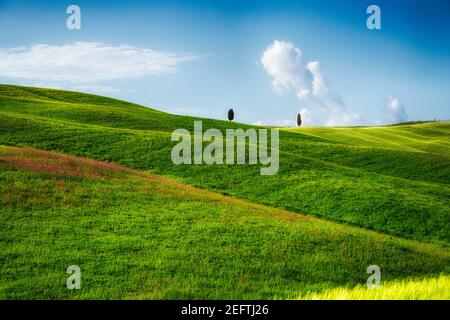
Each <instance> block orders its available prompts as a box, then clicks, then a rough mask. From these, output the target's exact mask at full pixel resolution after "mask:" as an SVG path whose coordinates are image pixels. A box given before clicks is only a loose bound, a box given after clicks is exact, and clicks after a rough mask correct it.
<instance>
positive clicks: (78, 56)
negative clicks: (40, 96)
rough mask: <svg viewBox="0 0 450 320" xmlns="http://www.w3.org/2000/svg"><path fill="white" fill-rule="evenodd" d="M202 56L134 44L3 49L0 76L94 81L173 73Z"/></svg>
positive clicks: (40, 45)
mask: <svg viewBox="0 0 450 320" xmlns="http://www.w3.org/2000/svg"><path fill="white" fill-rule="evenodd" d="M198 58H200V56H198V55H195V54H184V53H171V52H163V51H157V50H152V49H147V48H139V47H134V46H130V45H111V44H106V43H103V42H73V43H68V44H64V45H49V44H37V45H33V46H31V47H20V48H6V49H5V48H4V49H0V76H3V77H10V78H18V79H27V80H35V81H61V82H62V81H66V82H74V83H94V82H100V81H108V80H115V79H123V78H136V77H140V76H145V75H152V74H161V73H173V72H176V71H177V68H178V66H179V65H180V64H181V63H184V62H187V61H192V60H196V59H198Z"/></svg>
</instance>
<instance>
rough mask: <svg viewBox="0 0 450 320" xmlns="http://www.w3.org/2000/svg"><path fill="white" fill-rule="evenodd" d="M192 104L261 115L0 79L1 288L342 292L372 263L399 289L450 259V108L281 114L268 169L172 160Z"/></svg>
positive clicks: (438, 271) (266, 294) (60, 292)
mask: <svg viewBox="0 0 450 320" xmlns="http://www.w3.org/2000/svg"><path fill="white" fill-rule="evenodd" d="M194 120H202V121H203V127H204V130H206V129H208V128H218V129H221V130H223V129H225V128H244V129H245V128H250V127H252V126H249V125H243V124H239V123H229V122H225V121H219V120H212V119H199V118H193V117H187V116H176V115H170V114H167V113H163V112H159V111H156V110H153V109H150V108H146V107H142V106H138V105H135V104H131V103H127V102H124V101H119V100H114V99H109V98H105V97H99V96H93V95H87V94H81V93H75V92H67V91H58V90H48V89H38V88H28V87H19V86H9V85H0V145H2V147H1V149H0V169H1V171H0V191H1V192H0V204H1V207H0V210H1V215H0V217H1V218H0V219H1V222H0V224H1V233H0V241H1V244H2V252H1V253H0V261H1V263H2V269H1V271H0V279H1V285H0V297H1V298H8V299H17V298H20V299H23V298H64V299H66V298H102V299H103V298H104V299H107V298H150V299H155V298H163V299H170V298H217V299H220V298H228V299H231V298H237V299H239V298H254V299H256V298H268V299H272V298H288V299H290V298H297V297H302V298H310V297H311V296H314V297H317V298H320V297H322V298H330V297H335V296H336V295H333V294H334V293H333V292H336V291H333V290H350V291H351V290H359V289H358V288H359V287H358V285H360V286H361V285H363V284H364V283H365V280H366V279H367V277H368V274H366V268H367V266H369V265H371V264H377V265H379V266H380V267H381V270H382V279H383V281H384V280H386V281H387V282H386V283H387V284H389V283H393V284H394V285H392V286H391V289H392V288H393V289H392V290H394V291H395V290H396V288H399V287H401V285H397V284H398V283H401V284H402V285H403V284H404V283H406V282H404V281H406V280H409V281H412V283H413V284H414V283H418V284H422V285H423V283H426V281H431V280H429V279H433V278H438V277H439V276H440V275H442V274H443V275H446V274H448V273H449V271H450V270H449V267H450V264H449V262H450V261H449V251H448V248H449V243H450V234H449V232H450V231H449V230H450V228H449V227H450V206H449V198H450V197H449V196H450V187H449V181H450V123H448V122H436V123H423V124H415V125H404V126H389V127H367V128H323V127H317V128H296V129H280V170H279V173H278V174H277V175H275V176H261V175H260V174H259V166H258V165H212V166H209V165H179V166H176V165H174V164H173V163H172V162H171V159H170V152H171V149H172V147H173V146H174V144H175V142H171V141H170V135H171V132H172V130H174V129H176V128H186V129H189V130H192V128H193V121H194ZM40 150H47V151H52V152H45V151H40ZM55 152H56V153H55ZM70 156H77V158H73V157H70ZM91 159H92V160H91ZM94 160H99V161H107V162H98V161H94ZM72 264H77V265H80V267H81V269H82V289H81V290H76V291H70V290H68V289H67V288H65V281H66V279H67V276H68V275H67V274H66V273H65V269H66V268H67V266H69V265H72ZM441 277H443V276H441ZM410 279H414V280H410ZM421 279H424V280H421ZM439 279H440V278H439ZM398 281H403V282H398ZM421 281H422V282H421ZM439 284H442V281H440V282H439ZM425 286H426V285H425ZM437 287H439V288H441V287H444V289H445V288H447V289H446V290H441V289H438V291H437V293H436V295H435V296H434V297H438V298H450V297H449V296H448V280H447V281H444V285H443V286H442V285H440V286H437ZM387 289H388V288H386V290H387ZM392 290H391V292H392ZM398 290H400V289H398ZM400 291H401V290H400ZM402 292H409V291H408V290H404V291H402ZM371 294H372V293H371ZM387 296H388V297H393V295H392V294H391V295H387ZM398 296H399V297H401V298H408V295H407V294H406V295H405V294H403V295H402V294H401V293H399V295H398ZM349 297H350V298H352V297H353V298H358V297H359V298H361V297H362V296H361V293H360V292H358V293H357V294H353V295H351V294H349ZM367 297H372V296H371V295H370V294H369V295H367ZM380 297H381V296H380ZM410 297H412V298H414V297H416V298H420V297H431V298H433V297H432V296H426V295H425V294H424V295H422V296H419V295H416V296H414V295H411V296H410Z"/></svg>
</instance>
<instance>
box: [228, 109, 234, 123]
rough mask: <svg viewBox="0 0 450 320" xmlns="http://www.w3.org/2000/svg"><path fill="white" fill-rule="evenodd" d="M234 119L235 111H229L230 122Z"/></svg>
mask: <svg viewBox="0 0 450 320" xmlns="http://www.w3.org/2000/svg"><path fill="white" fill-rule="evenodd" d="M233 119H234V111H233V109H230V110H228V120H230V121H233Z"/></svg>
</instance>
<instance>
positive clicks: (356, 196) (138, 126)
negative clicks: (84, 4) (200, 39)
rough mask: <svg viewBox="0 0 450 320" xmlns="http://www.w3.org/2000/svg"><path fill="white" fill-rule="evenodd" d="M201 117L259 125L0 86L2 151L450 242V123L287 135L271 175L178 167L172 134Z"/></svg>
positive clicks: (238, 168)
mask: <svg viewBox="0 0 450 320" xmlns="http://www.w3.org/2000/svg"><path fill="white" fill-rule="evenodd" d="M225 112H226V110H224V114H225ZM236 114H237V118H239V110H236ZM194 120H202V121H203V128H204V129H207V128H219V129H221V130H223V129H224V128H248V127H250V126H247V125H242V124H238V123H229V122H226V121H218V120H210V119H198V118H193V117H186V116H176V115H170V114H167V113H163V112H159V111H156V110H153V109H150V108H146V107H142V106H137V105H135V104H131V103H127V102H124V101H119V100H114V99H109V98H104V97H98V96H93V95H86V94H81V93H73V92H66V91H58V90H47V89H38V88H27V87H18V86H7V85H0V144H4V145H12V146H18V145H23V146H32V147H35V148H38V149H46V150H55V151H60V152H64V153H67V154H71V155H79V156H84V157H89V158H93V159H97V160H107V161H111V162H114V163H117V164H121V165H125V166H127V167H130V168H134V169H138V170H142V171H148V172H152V173H156V174H159V175H163V176H166V177H170V178H173V179H176V180H178V181H182V182H184V183H187V184H191V185H194V186H198V187H200V188H204V189H209V190H212V191H218V192H221V193H224V194H229V195H233V196H235V197H238V198H242V199H247V200H251V201H253V202H256V203H261V204H266V205H270V206H273V207H276V208H282V209H287V210H290V211H293V212H298V213H305V214H307V215H314V216H319V217H323V218H326V219H328V220H333V221H339V222H345V223H349V224H353V225H357V226H361V227H364V228H367V229H374V230H377V231H381V232H384V233H387V234H391V235H396V236H400V237H404V238H408V239H416V240H423V241H428V242H435V243H440V244H443V245H448V243H449V240H450V207H449V201H448V200H449V198H450V187H449V181H450V148H449V141H450V123H448V122H438V123H426V124H419V125H410V126H394V127H380V128H300V129H289V130H285V129H282V130H281V131H280V145H281V146H280V149H281V150H280V152H281V153H280V170H279V172H278V174H277V175H275V176H261V175H260V171H259V166H258V165H252V166H250V165H229V166H227V165H212V166H209V165H180V166H176V165H174V164H173V163H172V162H171V158H170V152H171V149H172V147H173V145H174V144H175V143H174V142H171V141H170V135H171V132H172V130H174V129H176V128H186V129H189V130H192V127H193V121H194Z"/></svg>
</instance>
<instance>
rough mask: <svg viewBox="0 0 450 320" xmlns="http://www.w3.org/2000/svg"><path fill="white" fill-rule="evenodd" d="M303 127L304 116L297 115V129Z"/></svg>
mask: <svg viewBox="0 0 450 320" xmlns="http://www.w3.org/2000/svg"><path fill="white" fill-rule="evenodd" d="M301 125H302V115H301V114H300V112H299V113H297V127H300V126H301Z"/></svg>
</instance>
